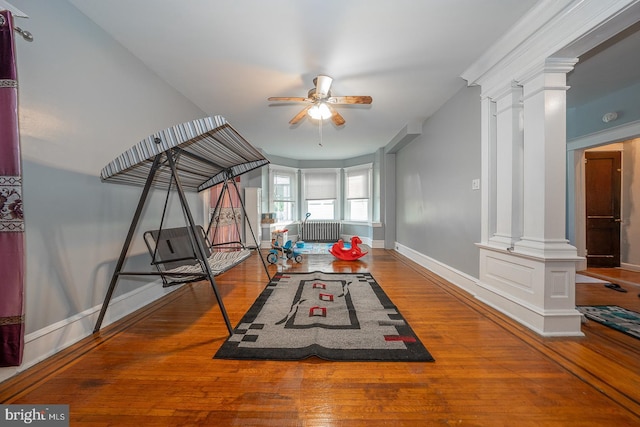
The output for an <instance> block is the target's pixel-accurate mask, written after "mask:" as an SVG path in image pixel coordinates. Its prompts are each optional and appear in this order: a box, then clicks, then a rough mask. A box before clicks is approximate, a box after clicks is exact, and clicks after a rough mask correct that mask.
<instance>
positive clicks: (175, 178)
mask: <svg viewBox="0 0 640 427" xmlns="http://www.w3.org/2000/svg"><path fill="white" fill-rule="evenodd" d="M268 163H269V160H267V159H266V158H265V157H264V156H263V155H262V154H261V153H260V152H259V151H258V150H257V149H256V148H255V147H253V146H252V145H251V144H249V142H247V141H246V140H245V139H244V138H243V137H242V136H240V134H239V133H238V132H237V131H236V130H235V129H234V128H233V127H232V126H231V125H230V124H229V123H228V122H227V121H226V119H225V118H224V117H222V116H213V117H206V118H203V119H198V120H193V121H190V122H186V123H182V124H180V125H176V126H173V127H170V128H168V129H165V130H163V131H160V132H157V133H155V134H153V135H150V136H148V137H147V138H145V139H144V140H142V141H140V142H139V143H138V144H136V145H135V146H133V147H132V148H130V149H129V150H127V151H125V152H124V153H122V154H121V155H120V156H118V157H117V158H116V159H114V160H113V161H112V162H110V163H109V164H108V165H106V166H105V167H104V168H103V169H102V172H101V174H100V176H101V179H102V180H103V181H104V182H114V183H124V184H133V185H138V186H142V187H143V190H142V193H141V195H140V200H139V201H138V206H137V208H136V210H135V213H134V216H133V219H132V221H131V225H130V227H129V232H128V233H127V237H126V238H125V242H124V245H123V247H122V251H121V252H120V256H119V258H118V261H117V263H116V266H115V270H114V272H113V276H112V278H111V282H110V284H109V287H108V289H107V294H106V296H105V299H104V302H103V304H102V308H101V310H100V314H99V316H98V320H97V322H96V325H95V328H94V333H95V332H98V331H99V330H100V328H101V326H102V322H103V320H104V316H105V313H106V311H107V308H108V306H109V302H110V301H111V297H112V296H113V292H114V291H115V288H116V285H117V283H118V279H119V278H120V277H121V276H141V275H142V276H144V275H148V276H160V277H161V279H162V282H163V285H164V286H170V285H173V284H177V283H187V282H192V281H197V280H205V279H206V280H208V281H209V283H210V284H211V288H212V289H213V293H214V294H215V297H216V300H217V302H218V306H219V307H220V311H221V313H222V317H223V318H224V321H225V324H226V326H227V330H228V331H229V335H231V334H232V332H233V327H232V326H231V323H230V321H229V317H228V315H227V312H226V309H225V307H224V304H223V302H222V298H221V295H220V292H219V290H218V286H217V284H216V280H215V279H214V277H215V276H217V275H219V274H221V273H223V272H225V271H228V270H229V269H231V268H233V267H234V266H236V265H238V264H239V263H240V262H242V261H244V260H246V259H247V258H248V257H249V256H250V255H251V252H250V248H249V247H248V246H246V245H245V244H244V243H242V241H241V238H240V227H241V224H240V221H239V220H238V218H234V223H235V227H236V230H237V236H238V240H234V241H225V242H218V243H215V244H214V243H211V242H214V241H217V240H219V239H215V233H216V225H217V222H218V221H219V218H220V211H221V209H222V205H223V201H224V196H225V195H227V196H228V197H229V200H231V198H230V196H229V191H231V189H232V188H233V190H235V191H236V192H237V194H238V195H239V190H238V186H237V184H236V177H238V176H240V175H242V174H244V173H246V172H249V171H252V170H254V169H257V168H260V167H262V166H264V165H266V164H268ZM218 184H221V185H222V190H221V191H220V195H219V196H218V199H217V203H216V206H215V207H214V209H213V212H212V215H211V219H210V221H209V225H208V227H207V231H206V232H205V231H204V229H203V228H202V226H200V225H198V224H196V223H195V221H194V219H193V215H192V212H191V209H190V207H189V204H188V201H187V198H186V194H185V192H186V191H197V192H200V191H203V190H206V189H209V188H211V187H214V186H216V185H218ZM152 187H153V188H160V189H166V191H167V195H166V199H165V204H164V208H163V212H162V216H161V220H160V226H159V228H158V229H157V230H151V231H146V232H145V233H144V234H143V237H144V240H145V243H146V245H147V248H148V249H149V254H150V255H151V265H153V266H154V267H155V271H145V272H139V271H123V270H122V268H123V266H124V263H125V261H126V258H127V253H128V251H129V248H130V246H131V242H132V239H133V237H134V234H135V231H136V228H137V225H138V222H139V220H140V217H141V215H142V211H143V209H144V206H145V203H146V201H147V197H148V195H149V192H150V190H151V188H152ZM172 192H176V193H177V194H178V199H179V202H180V205H181V208H182V212H183V215H184V219H185V226H184V227H177V228H163V225H164V220H165V214H166V212H167V205H168V201H169V196H170V194H171V193H172ZM238 199H239V200H240V208H241V212H242V214H243V215H244V216H245V217H246V209H245V206H244V202H243V201H242V199H241V198H240V197H238ZM246 225H247V231H248V232H250V234H251V236H253V242H254V243H255V248H256V252H257V253H258V255H259V256H260V258H261V260H262V264H263V266H264V270H265V272H266V274H267V276H268V277H269V279H271V276H270V275H269V271H268V268H267V263H266V262H265V260H264V258H263V256H262V254H261V252H260V250H259V248H260V244H259V242H258V241H257V239H256V234H255V232H254V230H253V229H252V228H251V224H250V223H249V222H246ZM212 234H213V238H211V239H210V238H209V236H211V235H212ZM247 236H248V233H247ZM245 240H248V239H245Z"/></svg>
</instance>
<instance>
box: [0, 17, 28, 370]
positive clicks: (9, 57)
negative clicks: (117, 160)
mask: <svg viewBox="0 0 640 427" xmlns="http://www.w3.org/2000/svg"><path fill="white" fill-rule="evenodd" d="M13 35H14V31H13V17H12V16H11V13H10V12H9V11H6V10H3V11H0V276H1V278H0V366H18V365H20V363H21V362H22V352H23V348H24V307H23V296H24V266H25V263H24V217H23V215H22V176H21V171H20V139H19V132H18V80H17V75H16V64H15V54H14V53H15V44H14V39H13Z"/></svg>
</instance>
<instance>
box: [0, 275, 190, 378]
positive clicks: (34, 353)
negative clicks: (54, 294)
mask: <svg viewBox="0 0 640 427" xmlns="http://www.w3.org/2000/svg"><path fill="white" fill-rule="evenodd" d="M178 288H180V286H171V287H168V288H163V287H162V282H160V281H159V280H158V281H154V282H152V283H149V284H147V285H144V286H142V287H140V288H138V289H135V290H133V291H131V292H129V293H127V294H125V295H121V296H119V297H117V298H114V299H112V300H111V303H110V304H109V309H108V310H107V312H106V314H105V317H104V320H103V322H102V326H103V327H104V326H107V325H109V324H111V323H113V322H115V321H117V320H119V319H121V318H123V317H124V316H126V315H128V314H131V313H133V312H134V311H136V310H138V309H140V308H142V307H144V306H146V305H148V304H150V303H152V302H153V301H155V300H157V299H159V298H162V297H163V296H165V295H167V294H169V293H171V292H174V291H175V290H177V289H178ZM101 308H102V304H100V305H97V306H94V307H92V308H90V309H88V310H85V311H83V312H81V313H78V314H76V315H74V316H71V317H69V318H67V319H64V320H61V321H59V322H56V323H54V324H52V325H49V326H47V327H44V328H42V329H40V330H38V331H35V332H32V333H30V334H27V335H26V336H25V338H24V341H25V344H24V354H23V357H22V364H21V365H20V366H15V367H8V368H0V382H2V381H5V380H7V379H9V378H11V377H12V376H14V375H16V374H18V373H20V372H22V371H24V370H26V369H28V368H30V367H32V366H34V365H36V364H37V363H39V362H42V361H43V360H45V359H47V358H48V357H51V356H53V355H54V354H56V353H57V352H59V351H61V350H64V349H65V348H67V347H69V346H71V345H73V344H75V343H77V342H78V341H80V340H81V339H83V338H86V337H88V336H89V335H91V334H92V333H93V328H94V327H95V324H96V321H97V319H98V315H99V313H100V309H101Z"/></svg>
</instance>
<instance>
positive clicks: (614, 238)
mask: <svg viewBox="0 0 640 427" xmlns="http://www.w3.org/2000/svg"><path fill="white" fill-rule="evenodd" d="M585 160H586V165H585V191H586V195H585V196H586V213H587V218H586V223H587V236H586V241H587V267H619V266H620V188H621V187H620V181H621V175H622V169H621V154H620V152H619V151H594V152H586V153H585Z"/></svg>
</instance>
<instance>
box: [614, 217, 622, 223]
mask: <svg viewBox="0 0 640 427" xmlns="http://www.w3.org/2000/svg"><path fill="white" fill-rule="evenodd" d="M614 221H615V222H622V220H621V219H620V218H615V219H614Z"/></svg>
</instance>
